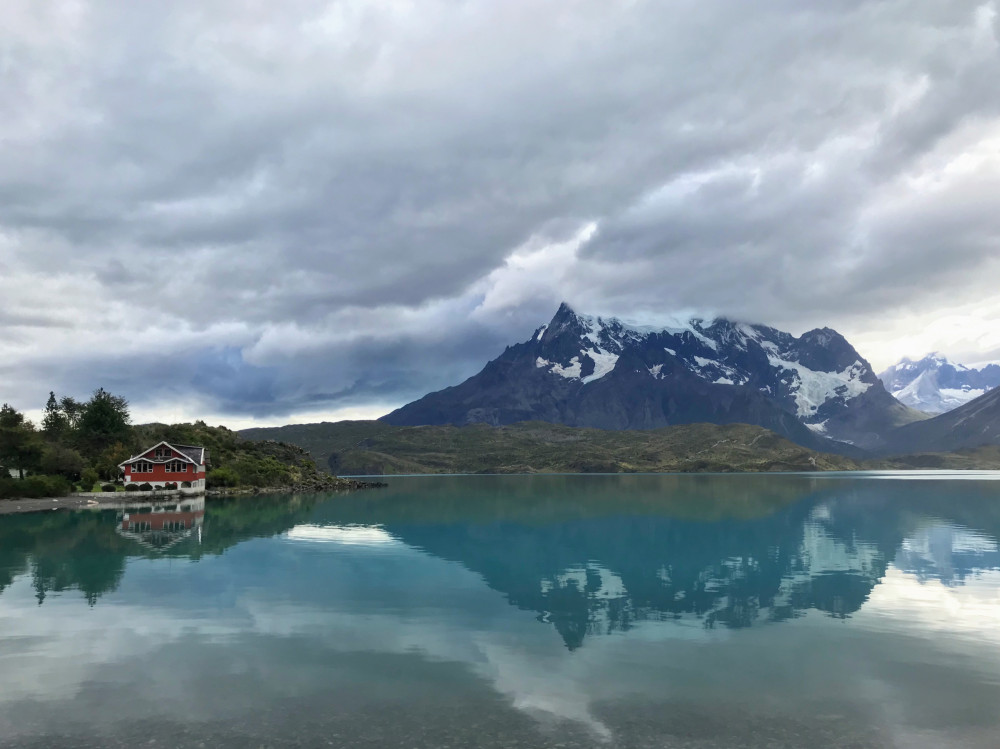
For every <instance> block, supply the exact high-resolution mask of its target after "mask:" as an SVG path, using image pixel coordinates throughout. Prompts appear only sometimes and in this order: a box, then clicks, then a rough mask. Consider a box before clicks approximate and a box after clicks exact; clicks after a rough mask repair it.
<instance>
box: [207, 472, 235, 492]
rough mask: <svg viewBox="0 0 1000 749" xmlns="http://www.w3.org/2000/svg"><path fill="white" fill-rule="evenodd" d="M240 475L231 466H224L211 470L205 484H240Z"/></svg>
mask: <svg viewBox="0 0 1000 749" xmlns="http://www.w3.org/2000/svg"><path fill="white" fill-rule="evenodd" d="M239 483H240V477H239V474H237V473H236V471H234V470H233V469H231V468H227V467H223V468H216V469H215V470H214V471H209V472H208V475H207V476H206V477H205V485H206V486H207V487H209V488H213V487H218V486H239Z"/></svg>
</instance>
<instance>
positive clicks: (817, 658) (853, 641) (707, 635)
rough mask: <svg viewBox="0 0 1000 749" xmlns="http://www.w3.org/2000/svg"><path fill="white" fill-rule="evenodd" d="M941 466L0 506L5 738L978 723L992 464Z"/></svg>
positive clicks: (997, 523)
mask: <svg viewBox="0 0 1000 749" xmlns="http://www.w3.org/2000/svg"><path fill="white" fill-rule="evenodd" d="M959 483H961V484H962V486H960V487H958V488H956V485H955V484H952V483H949V482H937V483H935V482H930V481H921V482H917V484H919V486H918V485H916V484H912V483H908V482H886V481H878V482H874V481H863V480H848V479H838V480H834V479H823V478H809V477H778V478H771V477H613V478H607V479H604V478H601V477H586V478H572V477H549V478H538V479H529V478H524V477H519V478H511V479H499V478H482V479H474V478H462V479H432V480H431V479H428V480H424V479H409V480H399V481H393V482H392V483H391V485H390V488H389V489H387V490H385V491H382V492H377V493H376V492H373V493H367V494H357V495H350V496H338V497H333V498H324V497H241V498H234V499H232V500H225V501H218V502H216V501H212V500H210V501H209V502H208V503H207V504H206V505H205V506H204V507H203V508H202V507H201V506H195V505H193V504H189V503H186V502H185V503H184V504H183V505H169V506H163V507H156V508H154V507H152V506H149V505H147V506H143V507H134V508H128V510H124V509H123V510H118V511H108V512H89V513H58V512H51V513H45V514H42V515H37V516H15V517H6V518H0V588H2V589H0V631H2V632H3V633H4V634H3V635H0V670H2V671H3V672H4V673H5V674H7V678H6V680H5V681H4V683H2V684H0V746H4V738H3V737H4V736H9V737H12V738H10V741H11V742H12V744H13V745H30V744H29V742H28V741H27V738H30V737H35V738H37V739H38V740H37V744H35V745H38V746H52V745H58V743H56V744H53V742H52V735H51V734H52V731H53V730H54V729H53V728H52V726H53V725H57V726H59V730H63V731H65V732H66V733H65V735H66V736H68V737H69V739H68V740H67V741H66V745H79V744H81V743H85V742H82V741H80V740H79V739H80V738H81V737H84V736H91V735H96V736H99V740H98V739H95V742H96V743H95V745H107V744H109V743H111V742H110V741H108V740H107V735H112V736H114V737H117V739H116V740H118V741H119V743H120V744H121V745H123V746H124V745H134V744H135V743H137V742H138V740H139V739H141V738H142V737H141V736H140V735H139V733H138V732H137V731H136V732H133V733H129V732H130V731H132V728H133V724H134V725H135V726H141V725H144V724H145V722H149V721H160V723H161V724H162V725H163V726H164V734H163V735H169V736H171V738H172V739H173V740H175V743H178V744H182V743H184V742H182V741H181V738H184V741H187V740H188V739H190V742H189V743H190V745H191V746H197V745H198V742H205V741H206V740H208V742H209V743H208V745H225V742H226V741H229V742H230V744H231V745H234V746H236V745H240V743H239V742H240V741H242V742H243V743H251V741H250V740H251V739H253V740H254V741H256V742H257V743H265V744H268V745H271V744H274V745H281V744H282V741H283V740H284V739H285V738H287V737H288V736H291V735H294V736H296V737H298V738H300V739H301V740H302V741H303V742H304V743H305V744H307V745H312V744H322V743H323V742H325V741H327V740H328V738H329V737H331V736H335V735H338V732H342V733H341V735H349V736H351V737H352V741H351V742H344V743H345V745H371V746H382V745H396V744H399V743H402V742H404V741H407V742H410V745H416V746H439V745H443V744H446V743H447V744H451V745H453V746H459V745H461V746H473V745H490V746H492V745H496V746H500V745H514V744H518V743H520V744H521V745H525V746H548V745H556V744H563V745H566V746H593V745H595V742H596V743H600V742H601V741H608V742H616V743H612V745H621V746H663V745H670V744H669V741H666V740H665V739H663V738H662V737H663V736H667V735H671V736H678V737H681V738H678V739H677V740H678V741H679V742H680V741H681V739H683V740H687V739H688V738H690V737H700V739H699V741H700V743H699V742H698V741H695V740H694V739H691V741H690V742H689V743H692V744H693V745H701V746H733V745H747V746H749V745H756V744H754V743H752V742H750V741H749V740H747V735H746V734H745V731H746V730H747V728H746V726H750V725H752V726H753V737H754V741H756V742H757V743H759V744H761V745H775V746H801V745H803V743H815V744H816V745H857V746H893V745H915V746H919V745H934V743H933V741H936V742H937V745H949V746H963V745H964V746H975V747H978V746H990V747H992V746H994V745H995V741H992V738H995V735H996V729H997V728H998V726H997V722H998V721H997V719H996V716H995V709H994V708H995V704H996V700H997V699H1000V687H998V686H997V684H996V681H997V680H996V678H995V674H996V673H998V672H1000V636H998V635H997V634H996V633H997V631H1000V628H998V627H997V623H998V622H1000V616H998V613H1000V598H998V591H1000V552H998V544H997V534H998V530H1000V502H998V501H997V500H998V498H1000V483H990V482H982V483H971V482H959ZM178 561H184V562H185V563H183V564H179V563H177V562H178ZM189 561H190V562H195V563H193V564H192V563H187V562H189ZM81 594H82V599H83V600H85V601H86V602H87V603H89V608H88V607H87V606H84V605H83V604H82V600H81ZM38 603H41V604H42V605H41V606H39V605H37V604H38ZM161 662H169V663H170V668H169V669H152V670H151V669H150V668H149V667H148V664H149V663H161ZM144 664H146V665H144ZM941 684H947V689H943V688H941V687H940V685H941ZM57 701H58V710H56V709H55V707H54V705H55V703H56V702H57ZM125 701H127V702H128V704H129V714H130V715H132V716H133V717H134V721H132V723H127V722H121V723H120V724H119V723H116V722H115V721H116V720H119V718H118V717H116V716H119V712H117V709H116V708H117V706H119V705H120V704H122V702H125ZM665 705H669V709H665V708H664V707H663V706H665ZM168 710H169V711H170V712H171V713H172V714H175V715H184V716H185V721H186V722H185V724H184V725H183V726H182V725H181V724H179V723H170V720H169V719H168V718H167V717H165V716H166V713H167V711H168ZM828 715H834V716H838V717H837V718H836V719H835V720H832V719H828V718H824V717H822V716H828ZM54 716H56V717H54ZM282 716H285V717H282ZM518 716H520V717H518ZM525 716H528V717H529V718H530V720H525ZM802 716H820V717H817V718H815V720H813V719H812V718H811V717H810V718H809V720H810V721H811V722H808V723H803V722H802V721H803V720H805V719H804V718H803V717H802ZM845 716H846V717H845ZM539 720H540V721H542V723H543V724H544V722H545V721H550V722H552V721H555V722H554V723H552V725H553V726H555V728H553V729H552V732H551V733H550V734H544V735H542V734H538V733H537V732H536V728H534V726H535V723H534V722H532V721H539ZM449 721H452V722H451V723H449ZM95 723H100V724H101V725H103V726H105V727H106V731H107V735H104V734H100V733H94V732H93V725H94V724H95ZM567 723H571V724H572V725H573V726H576V727H577V728H567ZM376 725H377V726H379V728H378V730H377V731H375V730H374V729H373V728H372V726H376ZM74 726H76V728H74ZM108 726H113V727H112V728H108ZM190 726H195V727H197V730H193V729H192V732H191V735H190V736H189V735H188V734H187V733H184V731H186V730H187V727H190ZM968 726H973V727H977V728H976V730H980V731H981V732H982V736H985V737H987V738H986V739H985V740H984V741H979V740H978V739H977V738H976V737H975V736H973V737H972V738H969V737H968V736H965V734H962V733H961V732H959V733H956V731H959V727H960V728H961V730H963V731H964V730H965V729H966V728H967V727H968ZM251 727H252V728H251ZM244 728H246V730H247V733H246V734H245V735H244V734H241V733H240V731H242V730H244ZM213 731H214V732H215V733H213ZM907 731H911V733H910V734H908V733H906V732H907ZM927 731H932V732H933V731H938V732H940V733H939V734H938V733H930V734H929V733H926V732H927ZM415 732H420V733H419V735H420V736H423V737H424V738H423V739H414V740H411V737H412V736H414V735H416V733H415ZM913 732H915V733H913ZM921 732H923V733H921ZM913 736H917V737H918V739H919V741H917V740H915V739H913ZM928 736H930V738H928ZM359 737H361V738H359ZM491 737H492V738H491ZM942 737H944V738H945V739H947V741H945V740H944V739H942ZM963 737H964V738H963ZM990 737H992V738H990ZM493 738H495V741H493ZM320 739H322V741H321V740H320ZM758 739H759V740H758ZM74 740H75V743H74ZM932 740H933V741H932ZM365 741H368V743H367V744H366V743H364V742H365ZM491 741H492V742H493V743H490V742H491ZM914 741H916V743H914ZM920 741H923V742H924V743H923V744H921V743H920ZM928 741H931V742H932V743H928ZM991 741H992V743H991ZM102 742H103V743H102ZM129 742H131V743H129ZM505 742H506V743H505ZM713 742H714V743H713ZM963 742H964V743H963ZM168 743H169V742H168Z"/></svg>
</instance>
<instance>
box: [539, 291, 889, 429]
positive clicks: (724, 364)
mask: <svg viewBox="0 0 1000 749" xmlns="http://www.w3.org/2000/svg"><path fill="white" fill-rule="evenodd" d="M540 331H542V332H540V333H536V336H535V337H534V340H536V341H537V342H538V343H539V344H540V346H541V347H542V348H543V349H545V351H546V352H547V353H544V354H539V355H538V356H537V357H536V359H535V366H536V367H537V368H539V369H544V370H546V371H548V372H550V373H552V374H554V375H557V376H559V377H563V378H565V379H568V380H576V381H579V382H581V383H582V384H584V385H587V384H590V383H592V382H594V381H596V380H599V379H601V378H602V377H604V376H606V375H607V374H609V373H610V372H612V371H613V370H614V368H615V367H616V366H617V363H618V360H619V358H620V357H621V355H622V353H623V352H624V351H626V350H628V349H631V350H633V352H634V353H635V352H640V353H641V355H642V357H643V358H645V359H648V360H649V361H648V362H647V366H646V369H647V371H648V372H649V374H650V376H651V377H654V378H660V379H663V378H664V376H665V375H664V369H663V368H664V364H665V363H666V361H665V359H666V358H669V359H671V360H673V361H672V362H671V364H672V365H673V366H678V365H679V366H681V367H683V368H684V369H685V370H687V371H688V372H690V373H692V374H694V375H695V376H696V377H699V378H700V379H702V380H704V381H706V382H709V383H712V384H716V385H745V386H750V387H754V388H755V389H757V390H760V391H761V392H762V393H765V394H767V395H769V396H770V397H772V398H776V399H778V400H779V401H780V402H782V403H783V404H784V405H786V406H787V407H788V410H790V411H791V412H793V413H794V414H795V415H796V416H798V417H799V418H800V419H802V420H803V421H805V422H807V423H809V422H813V421H816V422H821V421H825V419H826V418H828V414H827V413H826V412H827V411H828V410H829V408H825V407H826V406H827V405H828V404H833V403H837V404H843V403H845V402H847V401H849V400H852V399H854V398H856V397H858V396H860V395H862V394H863V393H865V392H866V391H867V390H868V389H869V388H871V387H872V385H874V384H875V383H876V382H877V380H876V377H875V375H874V373H873V372H872V370H871V367H869V365H868V363H867V362H866V361H864V359H862V358H861V357H860V356H859V355H858V353H857V352H856V351H855V350H854V349H853V348H852V347H851V346H850V344H848V343H847V341H846V340H844V338H843V337H842V336H841V335H840V334H839V333H837V332H836V331H835V330H831V329H829V328H822V329H817V330H811V331H809V332H807V333H804V334H803V335H802V336H800V337H799V338H796V337H794V336H792V335H790V334H788V333H783V332H781V331H779V330H775V329H773V328H768V327H766V326H759V325H751V324H748V323H742V322H733V321H731V320H726V319H724V318H718V319H713V320H703V319H698V318H695V319H691V320H688V321H686V322H675V323H673V324H671V325H667V326H663V327H658V326H649V325H636V324H633V323H629V322H626V321H623V320H620V319H618V318H615V317H595V316H592V315H582V314H578V313H576V312H574V311H573V310H572V309H571V308H570V307H569V305H567V304H565V303H563V304H562V305H561V306H560V308H559V311H558V312H557V313H556V316H555V317H554V318H553V320H552V322H551V323H549V324H548V326H546V327H544V328H542V329H540ZM671 368H672V367H671Z"/></svg>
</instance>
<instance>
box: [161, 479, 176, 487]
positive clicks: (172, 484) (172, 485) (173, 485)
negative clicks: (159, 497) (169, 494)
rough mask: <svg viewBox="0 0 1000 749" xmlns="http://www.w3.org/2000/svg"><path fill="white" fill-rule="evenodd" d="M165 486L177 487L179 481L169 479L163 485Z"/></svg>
mask: <svg viewBox="0 0 1000 749" xmlns="http://www.w3.org/2000/svg"><path fill="white" fill-rule="evenodd" d="M163 488H164V489H176V488H177V482H176V481H168V482H167V483H165V484H164V485H163Z"/></svg>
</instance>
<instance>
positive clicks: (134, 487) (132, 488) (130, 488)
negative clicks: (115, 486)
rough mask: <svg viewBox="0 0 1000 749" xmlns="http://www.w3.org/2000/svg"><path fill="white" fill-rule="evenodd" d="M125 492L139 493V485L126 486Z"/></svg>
mask: <svg viewBox="0 0 1000 749" xmlns="http://www.w3.org/2000/svg"><path fill="white" fill-rule="evenodd" d="M125 491H127V492H137V491H139V485H138V484H125Z"/></svg>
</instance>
